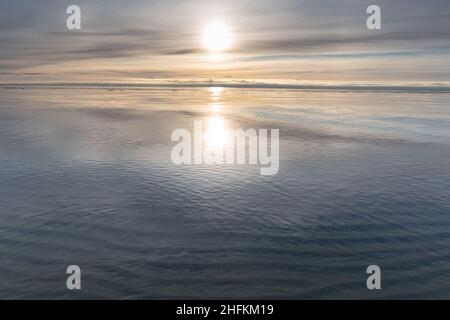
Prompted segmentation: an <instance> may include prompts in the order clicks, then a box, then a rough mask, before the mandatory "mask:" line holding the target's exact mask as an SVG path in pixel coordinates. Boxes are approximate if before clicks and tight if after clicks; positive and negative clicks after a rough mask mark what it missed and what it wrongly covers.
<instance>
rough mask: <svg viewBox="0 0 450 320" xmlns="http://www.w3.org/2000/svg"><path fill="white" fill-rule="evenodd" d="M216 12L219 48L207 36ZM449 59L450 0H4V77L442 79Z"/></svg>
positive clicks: (447, 78) (0, 10)
mask: <svg viewBox="0 0 450 320" xmlns="http://www.w3.org/2000/svg"><path fill="white" fill-rule="evenodd" d="M71 4H76V5H78V6H80V8H81V30H68V29H67V27H66V19H67V17H68V14H67V13H66V8H67V7H68V6H69V5H71ZM371 4H376V5H379V6H380V7H381V22H382V29H381V30H369V29H368V28H367V27H366V19H367V17H368V14H366V9H367V7H368V6H369V5H371ZM215 21H221V22H222V23H223V24H225V25H226V26H227V28H228V29H229V32H230V34H231V38H232V45H231V46H230V48H228V49H227V50H225V51H223V52H221V53H212V52H211V51H209V50H207V49H206V48H205V46H204V45H203V43H202V36H203V33H204V32H205V28H207V26H208V25H209V24H210V23H211V22H215ZM449 62H450V1H448V0H427V1H423V0H390V1H385V0H371V1H365V0H339V1H337V0H278V1H277V0H251V1H250V0H236V1H235V0H214V1H205V0H182V1H181V0H163V1H156V0H154V1H151V0H147V1H143V0H128V1H123V0H122V1H118V0H96V1H86V0H71V1H66V0H38V1H32V0H28V1H26V0H15V1H9V0H8V1H6V0H0V83H47V82H51V83H56V82H58V83H61V82H62V83H80V82H89V83H108V82H114V83H147V82H148V83H152V82H163V81H164V82H165V81H170V82H174V81H176V82H191V81H200V82H201V81H211V80H212V81H223V82H244V81H245V82H246V81H251V82H263V83H266V82H267V83H307V84H309V83H313V84H316V83H317V84H379V85H397V84H401V85H408V84H411V85H422V84H423V85H448V84H450V63H449Z"/></svg>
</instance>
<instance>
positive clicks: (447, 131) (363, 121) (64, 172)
mask: <svg viewBox="0 0 450 320" xmlns="http://www.w3.org/2000/svg"><path fill="white" fill-rule="evenodd" d="M210 118H215V119H217V118H219V119H221V120H222V121H223V123H226V126H227V127H230V128H238V127H241V128H244V129H247V128H279V129H280V138H281V142H280V170H279V173H278V174H277V175H274V176H261V175H260V174H259V166H254V165H252V166H250V165H247V166H246V165H242V166H233V165H222V166H206V165H197V166H175V165H174V164H172V162H171V159H170V152H171V149H172V147H173V146H174V142H171V141H170V135H171V133H172V131H173V130H174V129H176V128H192V126H193V122H194V120H198V119H205V120H206V121H208V119H210ZM449 159H450V94H448V93H414V92H355V91H342V92H338V91H327V90H315V91H313V90H311V91H307V90H271V89H238V88H234V89H231V88H228V89H223V90H219V89H207V88H195V89H189V88H182V89H176V90H175V89H173V88H146V89H140V90H130V89H124V90H119V89H118V90H114V91H109V90H105V89H104V88H88V89H82V88H78V89H77V88H70V89H62V88H58V89H38V88H35V89H30V88H28V89H24V90H22V89H6V88H4V89H0V257H1V258H0V298H8V299H17V298H40V299H42V298H67V299H74V298H75V299H76V298H321V299H323V298H333V299H334V298H351V299H360V298H363V299H365V298H411V299H414V298H450V160H449ZM71 264H76V265H79V266H80V267H81V270H82V290H80V291H76V292H75V291H69V290H67V289H66V274H65V269H66V267H67V266H68V265H71ZM371 264H377V265H379V266H380V267H381V268H382V290H380V291H369V290H367V288H366V277H367V275H366V273H365V271H366V268H367V266H369V265H371Z"/></svg>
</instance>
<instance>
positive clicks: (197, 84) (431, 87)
mask: <svg viewBox="0 0 450 320" xmlns="http://www.w3.org/2000/svg"><path fill="white" fill-rule="evenodd" d="M0 86H1V87H2V88H3V89H17V88H16V87H24V88H25V87H28V88H32V87H36V88H102V89H103V88H104V89H115V88H118V89H146V88H211V87H223V88H230V89H288V90H289V89H290V90H345V91H347V90H348V91H402V92H403V91H415V92H418V91H426V92H433V93H439V92H442V93H450V85H448V84H439V83H438V84H428V85H417V84H414V85H413V84H411V85H383V84H301V83H270V82H251V81H245V80H244V81H238V82H237V81H236V82H218V81H211V80H210V81H186V82H181V81H176V80H172V81H170V82H154V83H143V82H141V83H130V82H124V83H120V82H67V83H65V82H42V83H0Z"/></svg>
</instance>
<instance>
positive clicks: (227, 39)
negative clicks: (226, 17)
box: [203, 22, 232, 52]
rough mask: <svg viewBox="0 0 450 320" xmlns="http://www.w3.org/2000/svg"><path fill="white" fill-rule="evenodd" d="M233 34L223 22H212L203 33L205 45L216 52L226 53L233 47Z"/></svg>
mask: <svg viewBox="0 0 450 320" xmlns="http://www.w3.org/2000/svg"><path fill="white" fill-rule="evenodd" d="M231 42H232V41H231V33H230V30H229V28H228V27H227V26H226V25H225V24H224V23H222V22H212V23H210V24H208V25H207V26H206V27H205V29H204V31H203V45H204V46H205V48H206V49H208V50H210V51H214V52H220V51H224V50H226V49H228V48H230V46H231Z"/></svg>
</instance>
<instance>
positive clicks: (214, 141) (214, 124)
mask: <svg viewBox="0 0 450 320" xmlns="http://www.w3.org/2000/svg"><path fill="white" fill-rule="evenodd" d="M227 136H228V129H227V126H226V122H225V119H224V118H223V117H221V116H213V117H209V118H208V120H207V128H206V131H205V134H204V138H205V143H206V147H207V148H208V149H211V150H212V151H215V152H216V151H217V152H221V151H222V150H223V148H224V146H225V143H226V142H227V138H228V137H227Z"/></svg>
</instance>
